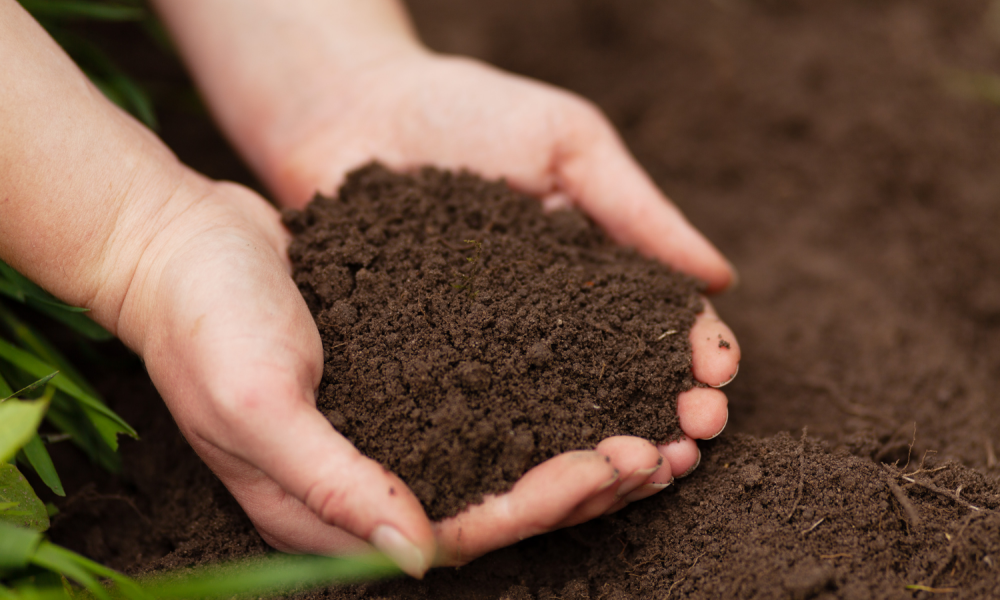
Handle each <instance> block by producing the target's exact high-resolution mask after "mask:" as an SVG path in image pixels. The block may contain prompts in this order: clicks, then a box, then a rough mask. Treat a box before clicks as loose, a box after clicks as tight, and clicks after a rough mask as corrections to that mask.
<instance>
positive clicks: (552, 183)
mask: <svg viewBox="0 0 1000 600" xmlns="http://www.w3.org/2000/svg"><path fill="white" fill-rule="evenodd" d="M294 104H295V106H297V108H298V110H299V115H300V117H299V119H300V120H299V121H296V122H295V124H294V125H290V126H289V127H287V128H286V131H287V133H288V136H287V138H285V139H282V140H280V141H275V147H277V148H281V150H280V151H277V152H276V153H275V156H280V157H282V159H281V160H280V161H277V162H274V163H269V164H271V165H272V168H271V169H270V170H267V171H265V172H264V177H265V179H266V180H267V181H268V182H269V184H270V185H271V186H272V188H273V189H274V190H275V191H276V193H277V194H278V196H279V198H280V199H281V200H282V201H283V202H284V203H285V204H288V205H291V206H302V205H304V204H305V202H306V201H307V200H308V199H309V198H310V197H311V196H312V195H313V194H314V193H315V191H316V190H320V191H322V192H324V193H328V194H329V193H333V192H334V190H335V188H336V187H337V186H338V185H339V183H340V182H341V181H342V179H343V177H344V174H345V173H346V172H347V171H348V170H349V169H351V168H354V167H356V166H358V165H360V164H363V163H365V162H367V161H369V160H371V159H378V160H380V161H382V162H384V163H386V164H387V165H388V166H390V167H392V168H395V169H410V168H414V167H417V166H420V165H424V164H434V165H439V166H443V167H448V168H468V169H470V170H472V171H474V172H478V173H481V174H484V175H485V176H487V177H504V178H506V180H507V181H508V182H509V183H510V184H511V185H512V186H514V187H516V188H518V189H520V190H523V191H525V192H528V193H531V194H535V195H538V196H540V197H542V199H543V202H545V203H546V204H548V205H549V206H552V207H556V206H559V205H565V204H577V205H579V206H580V207H581V208H582V209H583V210H585V211H586V212H587V213H588V214H590V215H591V216H592V217H593V218H594V219H595V220H597V221H598V222H599V223H600V224H602V225H603V226H604V227H605V228H606V229H607V230H608V231H610V232H611V233H612V234H613V235H614V236H615V237H616V238H617V239H618V240H619V241H621V242H623V243H627V244H631V245H633V246H636V247H638V248H639V249H640V250H642V251H644V252H645V253H647V254H650V255H652V256H655V257H657V258H659V259H661V260H663V261H664V262H667V263H669V264H671V265H673V266H674V267H675V268H677V269H678V270H681V271H684V272H687V273H689V274H692V275H694V276H696V277H699V278H701V279H702V280H704V281H706V282H707V284H708V286H709V289H714V290H718V289H722V288H724V287H726V286H727V285H729V284H730V283H731V281H732V278H733V273H732V271H731V269H730V267H729V266H728V263H727V262H726V261H725V260H724V259H723V258H722V257H721V255H720V254H719V253H718V251H716V250H715V249H714V248H713V247H712V246H711V245H710V244H709V242H707V241H706V240H705V239H704V238H703V237H702V236H701V235H700V234H699V233H698V232H697V231H696V230H695V229H694V228H693V227H691V225H690V224H688V223H687V221H686V220H685V219H684V217H683V216H682V215H681V213H680V212H679V211H678V210H677V209H676V208H675V207H674V206H673V205H672V204H670V203H669V201H668V200H667V199H666V198H665V197H664V196H663V195H662V194H661V193H660V192H659V191H658V190H657V189H656V187H655V186H654V185H653V184H652V182H651V181H650V180H649V178H648V176H646V175H645V173H644V172H643V171H642V170H641V168H640V167H639V166H638V165H637V164H636V163H635V161H634V160H633V159H632V158H631V157H630V156H629V154H628V152H627V150H626V149H625V148H624V146H623V144H622V143H621V141H620V140H619V139H618V137H617V135H616V134H615V132H614V130H613V129H612V127H611V126H610V125H609V124H608V123H607V122H606V120H605V119H604V118H603V117H602V116H601V115H600V113H599V112H598V111H597V110H596V109H595V108H593V107H592V106H591V105H590V104H588V103H587V102H585V101H584V100H582V99H580V98H578V97H576V96H573V95H571V94H569V93H567V92H564V91H561V90H558V89H555V88H551V87H549V86H546V85H543V84H540V83H537V82H533V81H530V80H527V79H524V78H520V77H515V76H512V75H508V74H505V73H502V72H499V71H497V70H495V69H492V68H490V67H488V66H485V65H482V64H480V63H477V62H475V61H471V60H467V59H461V58H450V57H438V56H434V55H431V54H428V53H426V52H422V51H415V52H413V53H403V54H400V55H396V56H395V57H394V58H393V59H392V60H386V61H382V62H381V63H379V64H378V65H377V66H373V67H371V68H368V69H366V70H365V71H364V73H362V74H360V75H359V78H358V79H357V80H355V81H354V82H353V84H352V85H350V86H341V87H340V89H331V90H329V93H328V94H322V93H321V94H318V95H317V96H316V97H314V98H311V99H310V98H297V99H296V101H295V102H294ZM720 339H724V340H725V341H727V342H728V344H729V345H728V347H726V346H724V345H723V346H720V344H719V341H720ZM691 342H692V348H693V370H694V375H695V378H696V379H697V380H698V381H701V382H703V383H706V384H708V385H710V386H717V387H721V386H722V385H724V384H725V383H728V382H729V380H731V379H732V377H733V376H734V375H735V373H736V370H737V367H738V364H739V360H740V351H739V346H738V344H737V343H736V340H735V338H734V336H733V334H732V332H731V331H730V330H729V328H728V327H727V326H726V325H725V324H724V323H722V322H721V321H720V320H719V318H718V317H717V315H716V314H715V312H714V310H713V309H712V307H711V305H710V304H709V303H707V301H706V309H705V311H704V312H703V313H702V314H701V315H699V317H698V319H697V322H696V324H695V326H694V327H693V329H692V331H691ZM726 406H727V401H726V397H725V395H724V394H723V393H722V392H721V391H719V390H718V389H713V388H695V389H692V390H690V391H688V392H685V393H684V394H682V395H681V396H680V397H679V398H678V413H679V418H680V423H681V427H682V429H683V431H684V432H685V435H686V437H685V438H684V439H682V440H680V441H677V442H674V443H672V444H669V445H665V446H661V447H659V448H656V447H654V446H653V445H652V444H650V443H649V442H647V441H645V440H641V439H639V438H632V437H616V438H612V439H608V440H605V441H604V442H602V443H601V444H600V445H599V446H598V447H597V449H596V452H597V453H598V455H599V456H595V455H593V454H592V453H591V454H586V453H584V454H579V453H570V454H568V455H564V456H560V457H556V458H554V459H552V460H551V461H549V462H547V463H545V464H543V465H539V466H538V467H536V468H535V469H534V470H532V471H531V472H529V473H528V474H526V475H525V477H524V478H523V479H522V480H521V481H520V482H519V483H518V484H517V485H516V486H515V487H514V489H513V490H511V492H510V493H508V494H506V495H504V496H500V497H496V498H489V499H488V500H487V501H486V502H485V503H484V504H482V505H479V506H473V507H470V509H469V510H468V511H466V512H465V513H463V514H461V515H459V516H457V517H455V518H453V519H449V520H446V521H444V522H442V523H438V524H436V525H435V529H436V532H437V536H438V542H439V545H440V548H439V561H440V562H443V563H446V564H458V563H461V562H464V561H466V560H468V559H470V558H473V557H475V556H478V555H480V554H482V553H485V552H487V551H490V550H492V549H495V548H498V547H501V546H504V545H507V544H510V543H513V542H515V541H517V540H518V539H523V538H525V537H528V536H530V535H534V534H537V533H541V532H543V531H548V530H551V529H555V528H558V527H563V526H566V525H570V524H574V523H579V522H582V521H586V520H588V519H590V518H593V517H595V516H597V515H600V514H603V513H607V512H613V511H615V510H617V509H619V508H621V507H622V506H624V505H625V504H626V503H628V502H630V501H635V500H638V499H640V498H643V497H646V496H649V495H652V494H653V493H656V492H657V491H660V490H661V489H663V488H664V487H666V485H667V484H669V483H670V482H671V481H672V479H673V477H674V476H682V475H685V474H687V473H689V472H690V471H691V470H693V469H694V468H695V467H696V466H697V463H698V461H699V460H700V453H699V450H698V448H697V445H696V444H695V442H694V440H695V439H704V438H711V437H714V436H715V435H717V434H718V433H719V432H721V430H722V429H723V428H724V427H725V424H726V421H727V418H728V413H727V408H726ZM604 457H608V458H609V459H610V462H604ZM660 462H662V463H663V465H662V466H659V468H657V467H658V465H659V464H660ZM616 472H617V473H618V475H617V479H615V478H614V477H615V476H614V475H613V474H614V473H616ZM583 473H586V476H582V475H583Z"/></svg>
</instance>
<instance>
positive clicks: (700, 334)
mask: <svg viewBox="0 0 1000 600" xmlns="http://www.w3.org/2000/svg"><path fill="white" fill-rule="evenodd" d="M689 339H690V340H691V371H692V373H693V374H694V378H695V379H697V380H698V381H700V382H702V383H706V384H708V385H710V386H712V387H722V386H724V385H726V384H728V383H729V382H730V381H732V380H733V378H734V377H735V376H736V372H737V371H738V370H739V365H740V358H741V354H740V345H739V343H737V341H736V336H734V335H733V332H732V330H731V329H729V326H728V325H726V324H725V323H723V322H722V320H721V319H720V318H719V315H718V314H717V313H716V312H715V308H714V307H713V306H712V304H711V303H710V302H709V301H708V300H705V310H703V311H702V312H701V313H700V314H699V315H698V317H697V319H695V322H694V325H693V326H692V327H691V333H690V335H689Z"/></svg>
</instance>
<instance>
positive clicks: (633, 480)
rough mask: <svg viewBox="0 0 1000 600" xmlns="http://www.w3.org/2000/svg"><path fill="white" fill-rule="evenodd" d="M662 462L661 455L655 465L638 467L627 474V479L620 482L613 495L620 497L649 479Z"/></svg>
mask: <svg viewBox="0 0 1000 600" xmlns="http://www.w3.org/2000/svg"><path fill="white" fill-rule="evenodd" d="M662 464H663V457H662V456H661V457H660V461H659V462H658V463H656V466H655V467H653V468H651V469H639V470H638V471H635V472H633V473H632V474H631V475H629V478H628V479H626V480H625V481H624V482H622V485H621V487H620V488H618V491H617V492H615V496H617V497H618V498H621V497H622V496H625V495H626V494H629V493H631V492H632V491H633V490H635V489H636V488H638V487H639V486H641V485H642V484H643V483H645V481H646V480H647V479H649V476H650V475H652V474H653V473H656V471H657V470H659V468H660V465H662Z"/></svg>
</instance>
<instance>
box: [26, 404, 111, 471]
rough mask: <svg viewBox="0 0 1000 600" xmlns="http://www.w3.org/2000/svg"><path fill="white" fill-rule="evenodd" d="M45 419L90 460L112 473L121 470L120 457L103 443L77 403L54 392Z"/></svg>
mask: <svg viewBox="0 0 1000 600" xmlns="http://www.w3.org/2000/svg"><path fill="white" fill-rule="evenodd" d="M45 419H46V420H47V421H48V422H49V423H52V425H54V426H55V427H56V429H58V430H59V431H61V432H63V433H64V434H66V435H68V436H69V439H70V441H71V442H73V444H74V445H76V446H78V447H79V448H80V449H81V450H83V451H84V452H86V453H87V456H88V457H89V458H90V460H92V461H94V462H95V463H97V464H99V465H100V466H101V467H102V468H104V469H107V470H108V471H110V472H112V473H117V472H118V471H120V470H121V456H119V455H118V453H117V452H115V451H114V450H112V449H111V447H110V446H108V445H107V444H106V443H105V442H104V440H103V439H102V438H101V434H100V433H99V432H98V431H97V428H96V427H94V424H93V422H92V421H91V420H90V418H89V417H88V416H87V413H86V412H85V411H84V410H83V407H81V406H80V404H79V403H78V402H76V401H75V400H73V399H72V398H70V397H69V396H67V395H66V394H64V393H62V392H56V394H55V396H53V397H52V406H50V407H49V412H48V414H46V415H45Z"/></svg>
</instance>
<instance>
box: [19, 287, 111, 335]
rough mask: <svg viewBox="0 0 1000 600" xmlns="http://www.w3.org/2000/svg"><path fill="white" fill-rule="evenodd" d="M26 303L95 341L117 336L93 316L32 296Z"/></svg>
mask: <svg viewBox="0 0 1000 600" xmlns="http://www.w3.org/2000/svg"><path fill="white" fill-rule="evenodd" d="M24 303H25V304H26V305H28V306H30V307H31V308H33V309H35V310H36V311H38V312H40V313H42V314H43V315H45V316H47V317H50V318H52V319H54V320H56V321H59V322H60V323H62V324H63V325H65V326H67V327H69V328H70V329H72V330H73V331H75V332H77V333H79V334H80V335H82V336H84V337H86V338H88V339H91V340H94V341H95V342H105V341H107V340H110V339H112V338H114V337H115V336H113V335H111V333H110V332H109V331H108V330H107V329H105V328H103V327H101V326H100V325H98V324H97V323H95V322H94V321H93V320H91V318H90V317H88V316H87V315H84V314H80V313H78V312H70V311H67V310H64V309H62V308H58V307H56V306H53V305H52V304H51V303H47V302H43V301H40V300H38V299H37V298H32V297H28V298H27V299H26V300H25V302H24Z"/></svg>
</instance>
